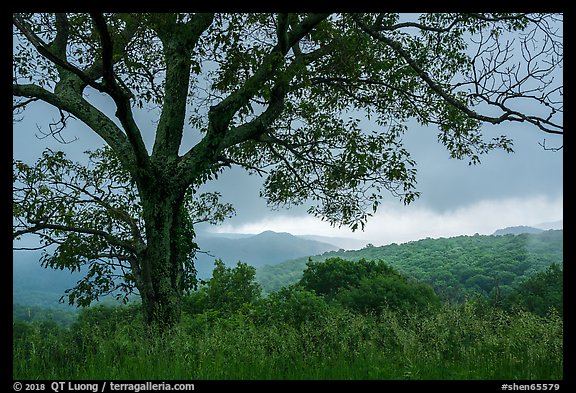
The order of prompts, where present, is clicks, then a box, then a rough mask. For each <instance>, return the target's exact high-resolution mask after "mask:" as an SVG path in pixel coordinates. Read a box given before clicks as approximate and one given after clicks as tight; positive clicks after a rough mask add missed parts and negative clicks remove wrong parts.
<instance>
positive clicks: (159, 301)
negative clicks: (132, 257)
mask: <svg viewBox="0 0 576 393" xmlns="http://www.w3.org/2000/svg"><path fill="white" fill-rule="evenodd" d="M154 183H155V184H156V186H157V187H151V188H148V190H146V191H144V192H142V190H141V201H142V208H143V216H144V222H145V227H146V243H147V247H146V250H145V251H144V253H143V255H142V258H141V271H142V280H141V285H140V288H139V290H140V295H141V297H142V308H143V312H144V321H145V323H146V325H147V327H148V328H150V329H152V330H153V331H160V332H164V331H167V330H170V329H171V328H172V327H174V325H176V324H177V323H178V322H179V321H180V314H181V297H182V292H183V282H182V261H181V256H180V255H179V252H178V250H179V247H178V244H177V236H176V234H177V231H178V226H179V225H180V219H179V217H180V212H181V208H182V193H180V192H177V191H175V190H173V189H172V190H171V189H170V187H168V186H167V183H164V184H162V182H159V181H155V182H154Z"/></svg>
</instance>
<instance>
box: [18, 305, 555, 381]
mask: <svg viewBox="0 0 576 393" xmlns="http://www.w3.org/2000/svg"><path fill="white" fill-rule="evenodd" d="M562 335H563V322H562V319H561V318H560V317H559V316H558V315H556V314H553V313H552V314H550V315H548V316H547V317H539V316H536V315H534V314H531V313H528V312H522V311H518V312H514V313H506V312H504V311H501V310H499V309H495V308H490V309H479V308H478V307H475V306H474V304H473V303H466V304H464V305H461V306H449V305H444V306H442V307H441V308H440V309H438V310H435V311H430V312H427V313H419V314H407V313H399V312H393V311H389V310H386V311H384V312H382V313H381V314H379V315H360V314H355V313H352V312H349V311H346V310H344V309H337V310H334V311H333V312H331V313H329V314H326V315H324V316H323V317H322V318H321V319H317V320H313V321H308V322H302V323H299V324H295V323H286V322H280V321H266V322H262V321H258V320H256V319H254V318H251V317H249V316H246V315H244V314H236V315H232V316H229V317H227V318H218V317H216V316H214V315H210V314H201V315H196V316H190V315H185V316H184V318H183V320H182V322H181V323H180V325H179V326H178V327H177V328H176V329H175V331H174V332H172V333H171V334H169V335H166V336H164V337H146V336H145V335H143V334H142V326H141V321H139V320H138V318H137V317H136V318H132V319H131V320H129V321H127V320H124V319H122V315H121V313H119V314H118V315H116V317H115V318H112V317H107V318H99V319H98V318H96V319H94V320H91V321H84V322H83V323H78V324H77V325H75V326H73V327H72V328H70V329H63V328H58V327H57V326H54V325H49V324H42V323H33V324H23V323H18V326H16V325H15V329H14V341H13V353H14V357H13V366H14V367H13V370H14V375H13V377H14V379H54V380H57V379H113V380H120V379H147V380H148V379H163V380H170V379H180V380H200V379H258V380H265V379H506V380H512V379H542V380H552V379H562V351H563V346H562Z"/></svg>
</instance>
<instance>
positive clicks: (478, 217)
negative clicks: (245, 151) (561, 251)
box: [13, 76, 563, 245]
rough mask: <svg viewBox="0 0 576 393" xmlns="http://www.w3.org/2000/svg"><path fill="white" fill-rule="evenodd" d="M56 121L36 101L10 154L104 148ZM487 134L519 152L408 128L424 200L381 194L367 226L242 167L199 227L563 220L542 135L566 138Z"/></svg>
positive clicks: (512, 128)
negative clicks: (275, 196)
mask: <svg viewBox="0 0 576 393" xmlns="http://www.w3.org/2000/svg"><path fill="white" fill-rule="evenodd" d="M560 77H561V76H560ZM90 98H92V99H96V100H97V101H99V103H98V107H99V108H101V109H103V110H105V111H106V112H107V113H113V112H114V111H113V110H111V108H112V104H111V101H110V100H109V99H103V98H101V97H99V96H98V94H97V93H90ZM156 117H157V113H154V112H147V111H140V112H135V119H136V122H137V123H138V124H139V126H140V128H141V129H142V132H143V137H144V140H145V142H146V143H147V146H148V147H149V149H150V147H151V146H152V144H153V138H154V128H155V127H154V124H153V120H155V119H156ZM58 118H59V114H58V111H56V110H55V109H53V108H51V107H50V106H49V105H47V104H44V103H41V102H36V103H32V104H30V105H29V108H27V110H26V112H24V117H23V119H22V120H21V121H19V122H15V123H13V124H14V126H13V155H14V158H16V159H19V160H23V161H25V162H28V163H33V162H34V161H35V160H36V159H37V158H38V157H40V155H41V153H42V151H43V150H44V149H45V148H47V147H50V148H52V149H57V150H63V151H65V152H66V153H67V155H68V157H69V158H71V159H73V160H79V161H82V160H83V159H84V157H83V154H82V152H84V151H85V150H94V149H96V148H98V147H100V146H102V145H103V141H102V139H100V137H99V136H97V135H96V134H95V133H94V132H93V131H91V130H89V129H88V128H86V127H85V126H84V125H83V124H82V123H80V122H78V121H71V122H70V123H69V127H68V128H67V129H66V130H65V131H64V132H63V133H62V137H63V138H64V139H67V140H73V139H75V138H77V140H76V141H74V142H71V143H69V144H61V143H59V142H57V141H55V140H54V139H53V138H51V137H48V138H44V139H38V138H37V137H36V135H38V136H40V135H41V133H40V132H39V130H38V128H37V127H41V129H42V130H44V131H48V129H49V128H48V127H49V126H48V125H49V123H50V122H53V121H54V120H57V119H58ZM366 126H367V127H370V125H368V124H366ZM483 130H484V133H485V135H486V139H491V138H492V137H496V136H500V135H502V134H505V135H507V136H509V137H511V138H512V139H513V141H514V151H515V152H514V153H510V154H507V153H504V152H502V151H493V152H491V153H489V154H487V155H484V156H482V157H481V164H479V165H468V161H466V160H464V161H459V160H454V159H450V158H449V153H448V151H447V150H446V148H445V147H444V146H442V145H441V144H440V143H438V142H437V134H438V131H437V129H436V128H434V127H430V128H422V127H419V126H415V127H411V128H410V129H409V130H408V132H407V133H406V134H405V136H404V142H405V146H406V147H407V149H408V150H409V151H410V152H411V154H412V158H413V159H414V160H415V161H416V163H417V170H418V174H417V181H418V183H417V190H418V191H420V192H421V197H420V198H419V199H417V200H416V201H414V202H412V203H411V204H410V205H408V206H405V205H403V204H402V203H400V202H399V201H398V200H397V199H395V198H393V197H392V196H391V195H388V194H385V195H384V199H383V203H382V204H381V206H380V209H379V211H378V212H377V214H376V215H375V216H374V217H372V218H371V219H370V220H369V221H368V224H367V226H366V228H365V230H364V232H362V231H357V232H354V233H352V232H351V231H350V230H349V229H348V228H345V227H344V228H341V229H337V228H332V227H330V226H329V225H328V224H327V223H325V222H322V221H321V220H320V219H317V218H314V217H312V216H309V215H307V214H306V210H307V207H308V206H304V207H298V208H293V209H290V210H279V211H272V210H271V209H270V208H268V207H267V205H266V201H265V200H263V199H261V198H260V197H259V191H260V187H261V184H262V180H263V179H261V178H260V177H258V176H248V175H246V174H245V172H244V171H243V170H242V169H240V168H232V169H229V170H227V171H226V172H225V173H224V174H222V175H221V176H220V177H219V178H218V180H216V181H214V182H212V183H209V184H207V185H205V187H204V188H203V191H219V192H221V194H222V199H223V201H224V202H231V203H233V204H234V206H235V208H236V212H237V214H236V216H235V217H233V218H232V219H229V220H228V221H226V222H225V223H224V224H222V225H220V226H218V227H204V228H199V229H200V230H208V231H217V232H238V233H260V232H262V231H264V230H274V231H279V232H280V231H285V232H290V233H292V234H297V235H304V234H314V235H327V236H338V237H351V238H357V239H362V240H363V241H366V242H367V243H368V242H371V243H373V244H374V245H381V244H389V243H391V242H405V241H410V240H417V239H420V238H424V237H447V236H455V235H460V234H474V233H480V234H491V233H493V232H494V231H495V230H496V229H499V228H503V227H507V226H516V225H532V226H537V225H539V224H541V223H545V222H553V221H558V220H561V219H562V218H563V150H559V151H557V152H554V151H546V150H544V149H543V147H542V146H540V144H541V143H543V142H544V140H546V146H548V147H557V146H561V145H562V144H563V139H562V137H561V136H555V135H551V134H545V133H543V132H541V131H539V130H537V129H536V128H535V127H533V126H530V125H524V124H520V123H505V124H503V125H499V126H489V125H486V126H484V128H483ZM185 138H186V140H187V141H188V142H190V141H192V140H193V139H194V131H193V130H191V129H187V130H185ZM150 150H151V149H150Z"/></svg>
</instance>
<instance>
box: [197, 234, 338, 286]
mask: <svg viewBox="0 0 576 393" xmlns="http://www.w3.org/2000/svg"><path fill="white" fill-rule="evenodd" d="M196 242H197V243H198V246H199V247H200V249H201V251H202V253H198V254H197V260H196V269H197V270H198V276H199V277H200V278H207V277H209V276H210V274H211V272H212V270H213V268H214V260H215V259H221V260H222V261H223V262H224V263H225V264H226V265H227V266H234V265H236V263H237V262H238V261H241V262H245V263H247V264H249V265H252V266H254V267H260V266H263V265H275V264H278V263H280V262H284V261H285V260H287V259H294V258H301V257H306V256H314V255H318V254H322V253H325V252H327V251H335V250H338V249H339V247H338V246H335V245H333V244H329V243H325V242H320V241H317V240H311V239H305V238H302V237H297V236H294V235H291V234H289V233H287V232H273V231H264V232H262V233H260V234H257V235H253V236H248V237H238V238H227V237H222V236H206V235H201V236H199V237H198V238H197V239H196Z"/></svg>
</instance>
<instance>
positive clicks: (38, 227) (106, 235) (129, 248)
mask: <svg viewBox="0 0 576 393" xmlns="http://www.w3.org/2000/svg"><path fill="white" fill-rule="evenodd" d="M29 221H30V223H31V224H33V225H34V226H32V227H29V228H26V229H21V230H18V231H14V232H13V233H12V239H16V238H17V237H18V236H21V235H24V234H27V233H35V232H38V231H42V230H44V229H52V230H57V231H65V232H75V233H84V234H88V235H97V236H101V237H103V238H104V239H106V241H108V242H109V243H110V244H113V245H115V246H119V247H122V248H124V249H125V250H127V251H129V252H131V253H133V254H136V253H137V251H138V250H136V248H135V247H134V246H133V245H132V244H130V243H128V242H125V241H123V240H120V239H118V238H117V237H115V236H113V235H111V234H109V233H108V232H104V231H101V230H98V229H92V228H82V227H75V226H70V225H60V224H49V223H45V222H41V221H40V220H32V219H31V220H29Z"/></svg>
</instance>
